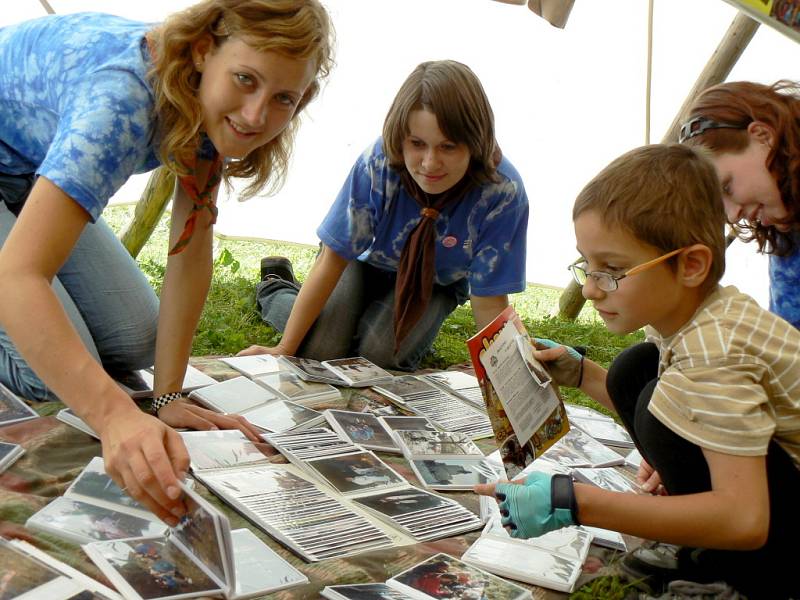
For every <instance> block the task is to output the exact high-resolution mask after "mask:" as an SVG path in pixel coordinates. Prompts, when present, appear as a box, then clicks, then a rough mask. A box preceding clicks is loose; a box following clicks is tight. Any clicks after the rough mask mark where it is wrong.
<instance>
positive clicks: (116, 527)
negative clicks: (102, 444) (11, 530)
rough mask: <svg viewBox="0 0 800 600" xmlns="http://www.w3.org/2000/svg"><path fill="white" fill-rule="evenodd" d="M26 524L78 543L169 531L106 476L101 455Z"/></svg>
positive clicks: (152, 534) (151, 534) (154, 534)
mask: <svg viewBox="0 0 800 600" xmlns="http://www.w3.org/2000/svg"><path fill="white" fill-rule="evenodd" d="M25 526H26V527H28V528H30V529H34V530H38V531H44V532H46V533H49V534H52V535H54V536H57V537H60V538H63V539H65V540H68V541H70V542H74V543H77V544H86V543H89V542H93V541H98V540H116V539H122V538H129V537H142V536H157V535H163V534H164V533H166V531H167V526H166V525H165V524H164V523H163V522H162V521H160V520H159V519H158V518H157V517H156V516H155V515H154V514H153V513H151V512H150V511H148V510H147V509H146V508H145V507H144V506H142V505H141V504H139V503H138V502H136V500H134V499H133V498H131V497H130V496H128V495H127V494H126V493H125V492H123V491H122V490H121V489H120V487H119V486H118V485H117V484H116V483H114V481H113V480H112V479H111V478H110V477H109V476H108V475H106V472H105V466H104V464H103V459H102V458H100V457H95V458H93V459H92V460H91V462H90V463H89V464H88V465H87V466H86V467H85V468H84V469H83V471H81V473H80V474H79V475H78V476H77V477H76V478H75V480H74V481H73V482H72V484H71V485H70V486H69V488H67V491H65V492H64V495H63V496H59V497H57V498H55V499H54V500H52V501H51V502H50V503H49V504H47V505H46V506H44V507H43V508H41V509H40V510H39V511H38V512H36V513H34V514H33V515H31V516H30V517H29V518H28V520H27V522H26V523H25Z"/></svg>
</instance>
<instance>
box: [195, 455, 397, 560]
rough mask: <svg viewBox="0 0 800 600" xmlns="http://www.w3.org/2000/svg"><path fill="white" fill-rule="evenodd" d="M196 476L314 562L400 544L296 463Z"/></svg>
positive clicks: (247, 516)
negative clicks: (303, 473) (303, 472)
mask: <svg viewBox="0 0 800 600" xmlns="http://www.w3.org/2000/svg"><path fill="white" fill-rule="evenodd" d="M196 476H197V477H198V479H200V481H202V482H203V483H204V484H205V485H206V486H207V487H208V488H209V489H210V490H211V491H212V492H214V493H215V494H216V495H218V496H219V497H220V498H222V499H223V500H224V501H225V502H226V503H227V504H229V505H230V506H232V507H233V508H235V509H236V510H237V511H238V512H239V513H241V514H242V515H243V516H244V517H246V518H247V519H249V520H250V521H251V522H252V523H253V524H254V525H256V526H257V527H259V528H260V529H262V530H263V531H265V532H266V533H267V534H269V535H270V536H271V537H273V538H274V539H275V540H277V541H278V542H280V543H281V544H283V545H284V546H286V547H287V548H289V549H290V550H292V551H293V552H296V553H297V554H298V555H299V556H301V557H302V558H303V559H304V560H307V561H309V562H315V561H320V560H325V559H328V558H337V557H342V556H349V555H351V554H357V553H360V552H366V551H368V550H374V549H378V548H388V547H390V546H393V545H394V541H393V540H392V538H391V537H389V536H388V535H386V533H384V532H383V531H382V530H381V529H380V528H378V527H376V526H375V525H373V524H372V523H371V522H370V521H369V520H367V519H366V518H365V517H364V516H362V515H360V514H358V513H356V512H355V511H353V510H350V509H348V508H347V507H346V506H344V504H342V502H340V501H339V500H338V499H336V498H334V497H333V496H331V495H330V494H329V493H326V492H325V491H323V490H322V489H320V488H319V487H318V486H317V485H315V484H313V483H312V482H310V481H308V480H306V479H304V478H303V477H301V476H300V475H299V474H298V473H297V472H296V470H295V467H294V466H293V465H277V464H274V465H263V466H259V467H251V468H240V469H236V470H232V471H221V472H209V473H200V474H198V475H196Z"/></svg>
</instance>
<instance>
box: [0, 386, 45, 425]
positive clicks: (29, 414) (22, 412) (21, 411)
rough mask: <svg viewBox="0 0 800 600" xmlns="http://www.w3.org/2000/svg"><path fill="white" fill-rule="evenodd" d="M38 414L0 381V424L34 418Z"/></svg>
mask: <svg viewBox="0 0 800 600" xmlns="http://www.w3.org/2000/svg"><path fill="white" fill-rule="evenodd" d="M38 416H39V414H38V413H37V412H36V411H35V410H33V409H32V408H31V407H30V406H28V405H27V404H25V402H23V401H22V400H20V398H19V397H18V396H17V395H16V394H14V392H12V391H11V390H10V389H8V388H7V387H6V386H4V385H3V384H2V383H0V425H10V424H11V423H17V422H19V421H26V420H28V419H34V418H36V417H38Z"/></svg>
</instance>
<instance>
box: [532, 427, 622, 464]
mask: <svg viewBox="0 0 800 600" xmlns="http://www.w3.org/2000/svg"><path fill="white" fill-rule="evenodd" d="M543 458H546V459H548V460H551V461H553V462H555V463H558V464H559V465H561V466H562V467H569V468H577V467H614V466H616V465H622V464H624V463H625V457H624V456H622V455H621V454H619V453H617V452H615V451H614V450H612V449H611V448H608V447H607V446H604V445H603V444H601V443H600V442H598V441H597V440H596V439H594V438H593V437H591V436H589V435H587V434H585V433H584V432H583V431H582V430H580V429H577V428H573V429H570V430H569V431H568V432H567V433H566V435H564V437H562V438H561V439H559V440H558V441H557V442H556V443H555V444H553V445H552V446H550V448H548V449H547V450H546V451H545V453H544V454H542V456H540V457H539V458H538V459H537V460H539V459H543ZM534 462H535V461H534Z"/></svg>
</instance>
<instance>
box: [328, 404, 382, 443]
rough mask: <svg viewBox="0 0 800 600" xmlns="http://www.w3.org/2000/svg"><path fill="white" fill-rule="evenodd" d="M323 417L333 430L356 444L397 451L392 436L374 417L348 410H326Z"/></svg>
mask: <svg viewBox="0 0 800 600" xmlns="http://www.w3.org/2000/svg"><path fill="white" fill-rule="evenodd" d="M325 417H326V418H327V419H328V421H329V422H330V423H331V426H332V427H333V428H334V429H336V430H337V431H339V432H340V433H344V434H345V435H346V436H347V437H348V438H350V439H351V440H352V441H353V442H355V443H356V444H363V445H365V446H374V447H376V448H379V449H384V448H389V449H394V450H395V451H396V450H397V444H395V443H394V440H393V439H392V436H391V435H390V434H389V432H388V431H386V430H385V429H384V428H383V425H382V424H381V422H380V421H379V420H378V417H376V416H375V415H372V414H369V413H363V412H355V411H348V410H327V411H325Z"/></svg>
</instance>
